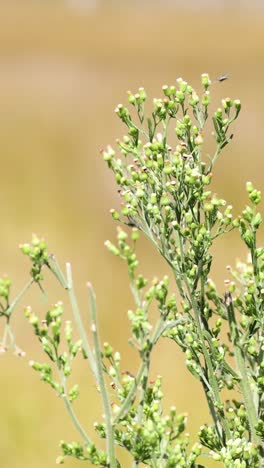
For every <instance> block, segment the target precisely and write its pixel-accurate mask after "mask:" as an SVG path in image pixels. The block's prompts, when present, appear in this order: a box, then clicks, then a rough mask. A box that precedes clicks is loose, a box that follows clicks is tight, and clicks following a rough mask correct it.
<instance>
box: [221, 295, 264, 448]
mask: <svg viewBox="0 0 264 468" xmlns="http://www.w3.org/2000/svg"><path fill="white" fill-rule="evenodd" d="M227 313H228V323H229V328H230V334H231V340H232V343H233V347H234V353H235V359H236V363H237V367H238V370H239V373H240V377H241V380H240V382H239V386H240V389H241V392H242V395H243V401H244V404H245V408H246V412H247V417H248V422H249V427H250V433H251V437H252V441H253V443H254V444H256V445H257V446H259V445H260V444H261V440H260V438H259V437H258V435H257V433H256V429H255V426H256V424H257V422H258V414H257V409H256V407H255V405H254V398H253V395H252V390H251V387H250V382H249V378H248V372H247V369H246V365H245V356H244V353H243V351H242V349H241V346H240V344H239V341H240V336H239V330H238V326H237V322H236V317H235V311H234V306H233V302H232V298H231V296H229V298H228V303H227Z"/></svg>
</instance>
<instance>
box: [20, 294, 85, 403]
mask: <svg viewBox="0 0 264 468" xmlns="http://www.w3.org/2000/svg"><path fill="white" fill-rule="evenodd" d="M63 312H64V311H63V304H62V302H58V303H57V304H55V305H54V306H53V307H51V309H49V310H48V312H47V313H46V317H45V319H44V320H40V319H39V317H38V316H37V314H35V313H34V312H33V311H32V310H31V307H26V309H25V316H26V317H27V319H28V321H29V323H30V324H31V325H32V327H33V329H34V333H35V335H36V336H37V337H38V339H39V341H40V343H41V347H42V349H43V351H44V352H45V354H46V355H47V356H48V357H49V360H50V361H51V363H52V364H53V365H55V366H56V368H57V371H58V376H59V380H56V379H55V378H54V375H53V374H54V372H53V368H52V365H50V364H47V363H44V364H41V363H39V362H35V361H30V365H31V367H32V368H33V369H34V370H36V371H37V372H39V374H40V377H41V380H43V381H44V382H47V383H48V384H49V385H50V386H51V387H52V388H53V389H55V390H56V392H57V393H58V395H59V396H60V397H62V398H64V399H66V398H67V399H68V401H69V402H70V403H71V402H72V401H73V400H75V399H76V398H77V397H78V395H79V387H78V385H74V386H73V387H72V388H71V389H70V390H69V391H68V392H67V390H66V379H67V377H69V375H70V374H71V370H72V361H73V359H74V358H75V356H76V355H77V353H78V352H79V351H80V350H81V349H82V342H81V340H78V341H76V342H74V341H73V330H72V324H71V322H70V321H66V322H65V325H64V333H63V332H62V315H63ZM63 335H64V339H65V342H66V346H67V351H66V350H65V351H61V350H60V345H61V341H62V338H63Z"/></svg>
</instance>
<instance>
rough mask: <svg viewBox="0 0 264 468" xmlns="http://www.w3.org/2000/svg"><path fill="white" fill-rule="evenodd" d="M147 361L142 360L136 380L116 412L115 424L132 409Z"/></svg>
mask: <svg viewBox="0 0 264 468" xmlns="http://www.w3.org/2000/svg"><path fill="white" fill-rule="evenodd" d="M145 366H146V364H145V362H142V363H141V365H140V367H139V370H138V373H137V375H136V377H135V380H134V382H133V385H132V386H131V388H130V390H129V392H128V394H127V396H126V398H125V400H124V401H123V403H122V405H121V407H120V409H119V411H118V413H117V414H116V416H115V418H114V421H113V424H116V423H118V422H119V421H120V419H122V418H123V417H124V416H125V415H126V414H127V413H128V411H129V410H130V407H131V404H132V402H133V401H134V399H135V395H136V391H137V388H138V385H139V383H140V381H141V379H142V376H143V374H144V372H145Z"/></svg>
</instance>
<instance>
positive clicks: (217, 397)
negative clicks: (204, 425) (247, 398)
mask: <svg viewBox="0 0 264 468" xmlns="http://www.w3.org/2000/svg"><path fill="white" fill-rule="evenodd" d="M179 245H180V250H181V256H182V259H184V252H183V246H182V241H181V237H180V236H179ZM183 280H184V283H185V286H186V289H187V291H188V296H189V300H190V302H191V305H192V309H193V311H194V316H195V322H196V325H197V331H198V335H199V339H200V344H201V347H202V353H203V356H204V359H205V362H206V366H207V369H208V373H209V378H208V380H209V382H210V385H211V387H212V390H213V395H214V398H215V400H216V403H217V408H218V409H220V413H218V412H216V411H215V410H214V411H213V413H212V417H213V419H214V422H215V425H216V428H217V429H218V432H219V434H220V429H219V416H220V421H221V426H222V428H223V430H224V432H225V435H226V438H227V439H230V437H231V435H230V429H229V426H228V423H227V420H226V419H225V417H224V416H222V414H221V413H222V410H221V408H222V406H223V404H222V401H221V397H220V393H219V388H218V382H217V379H216V377H215V373H214V369H213V364H212V360H211V357H210V354H209V352H208V350H207V348H206V345H205V340H204V334H203V329H202V325H201V317H200V313H199V307H198V304H197V301H196V299H195V296H194V294H193V292H192V290H191V288H190V284H189V281H188V278H187V277H186V275H185V274H183ZM207 401H209V400H208V395H207ZM213 405H214V402H213ZM212 408H213V406H212V405H209V409H210V411H211V412H212Z"/></svg>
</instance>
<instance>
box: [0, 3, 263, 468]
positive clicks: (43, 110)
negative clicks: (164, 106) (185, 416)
mask: <svg viewBox="0 0 264 468" xmlns="http://www.w3.org/2000/svg"><path fill="white" fill-rule="evenodd" d="M263 39H264V33H263V17H262V16H258V17H254V16H247V17H245V16H243V15H242V14H239V12H238V11H231V10H229V11H228V12H227V13H226V14H225V15H222V16H219V15H218V16H214V15H211V16H210V15H206V14H205V13H204V12H203V14H197V13H196V14H193V15H191V14H190V15H186V14H182V13H180V12H175V11H174V12H173V13H171V12H169V11H163V12H161V11H160V10H157V9H156V10H154V11H152V12H151V11H149V10H147V9H144V8H142V9H141V10H140V11H139V10H133V9H129V10H126V9H125V8H122V9H120V8H119V9H113V8H112V9H111V8H108V9H107V10H106V9H105V10H101V11H98V12H94V13H92V14H90V15H89V14H86V15H81V14H80V13H77V12H74V11H73V10H71V9H70V8H67V7H66V6H65V5H64V4H63V2H40V1H39V2H37V1H35V2H27V1H24V2H21V1H17V2H15V1H12V2H1V4H0V154H1V189H0V202H1V205H0V206H1V210H2V211H1V215H2V216H1V220H2V223H1V230H0V258H1V271H2V273H5V272H8V273H9V274H10V275H11V276H12V278H13V279H14V283H15V284H14V294H15V290H16V289H17V290H19V287H21V286H22V284H23V282H24V277H25V273H24V270H25V265H26V267H27V265H28V264H27V263H26V260H25V259H24V258H23V257H22V256H21V255H20V254H19V252H17V251H16V245H17V244H18V243H20V242H22V241H26V240H28V239H29V238H30V236H31V232H32V231H35V232H37V233H39V234H43V235H44V236H45V237H46V239H47V240H48V242H49V244H50V246H51V250H52V251H53V252H55V253H56V254H57V256H58V257H59V258H60V259H62V260H63V261H66V260H70V261H71V262H72V264H73V268H74V274H75V282H76V290H77V293H78V294H79V297H80V302H81V306H82V308H83V313H84V314H87V301H86V293H85V286H84V285H85V282H86V280H87V279H89V280H91V281H92V282H93V284H94V286H95V288H96V290H97V297H98V304H99V312H100V319H101V329H102V339H103V340H109V341H110V342H112V344H113V345H114V346H115V347H116V348H117V349H120V350H121V353H123V355H124V358H123V359H124V368H125V369H126V368H129V369H132V370H133V369H134V368H135V365H136V358H135V353H134V351H133V350H132V349H130V348H128V346H127V334H128V324H127V318H126V311H127V309H128V308H129V307H133V304H132V301H131V297H130V294H129V289H128V288H127V280H126V275H125V268H124V265H122V264H120V262H119V261H118V260H117V259H112V258H111V256H110V255H109V254H108V253H107V252H106V251H105V249H104V248H103V242H104V240H105V239H107V238H109V237H110V238H111V239H113V238H114V235H115V234H114V233H115V226H114V224H113V222H112V221H111V218H110V216H108V210H109V208H111V207H112V206H118V203H119V200H118V196H117V194H116V189H115V187H114V184H113V178H112V175H111V174H110V173H108V171H107V169H106V168H105V165H104V164H103V162H102V161H101V159H100V156H99V150H100V148H101V147H102V146H105V145H106V144H107V143H109V142H110V143H114V141H115V138H116V137H117V136H120V135H122V134H123V132H124V131H125V129H124V128H122V127H121V126H120V123H119V122H118V120H117V119H116V117H115V115H114V112H113V109H114V107H115V105H116V104H117V103H118V102H120V101H124V100H125V91H126V90H127V89H129V88H131V89H132V90H135V89H137V87H138V86H141V85H144V86H145V88H146V89H147V91H148V94H149V95H150V96H152V97H153V96H157V95H158V94H159V93H160V88H161V86H162V85H163V84H165V83H168V84H170V83H173V82H174V80H175V78H176V77H178V76H183V77H184V78H185V79H187V80H189V81H191V82H192V83H193V84H194V85H195V86H196V85H197V86H199V75H200V73H202V72H204V71H208V72H209V73H211V75H212V77H213V78H214V77H217V75H219V74H221V73H222V72H229V73H230V79H229V80H228V81H226V82H224V83H222V84H219V83H215V84H214V85H213V90H214V97H213V100H214V103H215V106H218V103H219V100H220V98H221V97H223V96H226V95H230V97H239V98H240V99H241V101H242V104H243V112H242V114H241V117H240V118H239V122H238V123H237V124H236V132H235V133H236V135H235V139H234V141H233V142H232V145H231V146H230V148H228V149H227V150H226V151H225V153H224V155H223V157H222V158H221V160H219V163H218V165H217V171H216V176H215V181H214V187H215V190H216V192H217V193H219V194H221V195H222V196H224V197H226V198H227V199H228V200H229V201H231V203H233V204H236V206H237V207H238V209H239V208H241V207H242V206H243V204H244V203H245V201H246V197H245V194H244V182H245V180H247V179H251V180H253V182H255V183H256V185H258V186H259V187H260V188H261V185H262V181H263V175H262V174H263V169H264V162H263V158H262V153H263V142H262V140H261V136H262V122H263V104H264V102H263V101H264V98H263V93H262V92H261V90H262V83H263V78H264V65H263ZM214 251H215V255H216V266H215V267H214V277H215V278H216V279H218V281H219V289H220V290H221V289H224V288H223V286H222V285H223V283H222V280H223V278H224V275H225V265H226V264H227V263H232V262H234V260H235V257H236V256H238V255H242V254H243V253H244V250H243V249H242V247H241V244H240V243H238V242H237V240H236V237H235V236H230V237H229V238H228V239H227V240H226V241H223V242H219V244H218V245H217V246H216V248H215V250H214ZM139 257H140V260H141V267H142V269H143V271H144V273H146V275H147V276H148V277H151V276H152V275H158V276H161V275H162V274H164V273H166V272H167V267H166V265H165V264H164V263H162V262H161V261H160V260H159V258H158V255H157V254H156V253H155V252H154V250H153V248H152V247H151V246H149V245H148V243H147V242H146V241H145V240H143V239H142V241H141V243H140V246H139ZM48 284H49V285H50V291H51V292H50V294H49V296H48V299H47V302H46V303H44V304H43V303H41V300H42V299H41V296H40V292H39V291H38V290H37V289H36V290H35V292H34V293H32V294H31V295H30V296H29V297H28V298H27V299H25V304H27V303H29V302H32V303H33V306H34V307H36V308H38V309H41V310H42V311H43V310H44V309H45V308H46V307H48V304H49V303H50V302H54V301H56V300H58V299H63V300H64V301H65V303H66V304H67V297H66V295H65V293H64V292H63V291H60V290H59V288H57V287H54V286H53V285H54V283H53V282H52V281H49V282H48ZM39 302H40V305H38V304H39ZM21 310H22V305H21V307H20V308H19V309H18V311H17V314H16V315H17V320H18V322H17V326H16V337H17V341H18V344H19V345H21V346H22V347H23V348H24V349H25V350H26V351H27V357H26V358H25V359H23V360H19V359H18V358H15V357H13V356H11V355H8V356H3V357H2V358H1V359H2V361H1V377H0V379H1V395H2V399H1V422H0V431H1V441H0V453H1V457H0V460H1V466H3V467H12V468H13V467H17V468H25V467H27V468H31V467H32V468H33V467H34V468H42V467H44V466H45V467H47V466H53V462H54V459H55V456H56V454H57V453H58V452H59V451H58V450H57V443H58V441H59V440H60V439H61V438H64V439H74V438H75V432H74V430H73V429H72V427H71V425H70V422H69V421H68V418H67V416H66V414H65V412H64V410H63V407H62V402H60V401H58V399H57V398H56V397H55V395H53V394H52V392H51V391H50V390H49V389H48V388H45V386H44V384H41V383H40V382H39V381H38V377H37V375H35V374H34V373H33V372H32V371H31V369H29V367H28V365H27V360H28V359H31V358H38V359H40V360H41V359H42V355H41V354H40V353H39V351H38V346H37V343H36V342H35V340H34V337H33V336H32V334H31V330H30V328H29V327H28V326H27V324H26V322H25V320H24V319H23V317H22V313H21ZM67 310H68V308H67ZM68 313H69V312H68ZM117 330H118V335H117V333H116V331H117ZM160 373H161V374H162V375H164V391H165V393H167V395H168V398H167V403H166V404H167V407H168V406H169V405H171V404H174V403H175V404H176V406H177V408H178V410H179V411H187V412H188V413H189V415H190V419H191V421H192V422H191V424H190V427H189V430H190V432H191V433H194V432H195V430H197V428H198V427H199V425H200V424H201V423H203V422H204V421H206V420H207V413H206V406H205V402H204V399H203V397H202V393H201V389H200V388H199V386H198V385H197V384H196V383H195V382H194V381H193V379H192V377H191V376H190V375H189V374H188V373H187V372H186V371H185V368H184V359H183V356H182V355H181V353H180V351H177V350H176V351H175V348H174V347H173V346H172V345H171V344H170V343H166V342H164V343H162V344H161V345H160V347H159V349H158V350H157V352H156V356H155V360H154V363H153V368H152V375H153V377H155V375H157V374H160ZM89 376H90V374H89V372H88V371H87V370H86V367H85V366H81V365H79V366H78V367H77V370H76V380H77V381H80V384H81V395H82V400H81V401H80V402H79V401H78V402H76V405H77V408H78V409H80V414H81V415H82V416H83V418H84V421H85V422H87V424H88V427H90V428H91V430H92V423H93V421H94V420H95V419H99V418H100V417H101V409H100V407H99V405H98V403H97V402H98V400H97V397H96V391H95V387H94V383H93V381H92V380H91V379H89ZM67 466H69V467H74V466H77V463H76V462H74V461H69V462H68V464H67ZM122 466H124V467H126V466H129V461H128V460H127V459H124V458H123V459H122ZM208 466H209V465H208ZM212 466H213V465H212Z"/></svg>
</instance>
